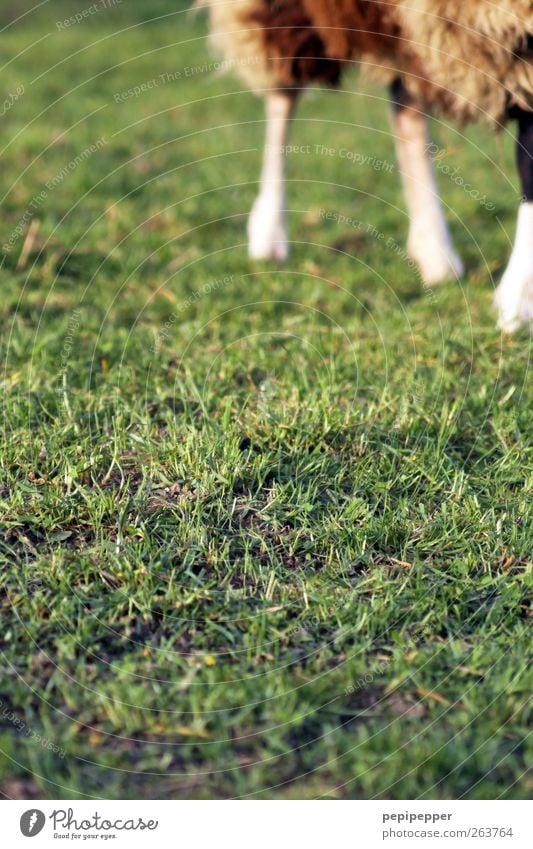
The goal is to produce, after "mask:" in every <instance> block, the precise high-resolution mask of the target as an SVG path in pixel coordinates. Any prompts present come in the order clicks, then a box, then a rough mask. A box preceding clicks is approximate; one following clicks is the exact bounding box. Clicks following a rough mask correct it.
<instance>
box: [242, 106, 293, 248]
mask: <svg viewBox="0 0 533 849" xmlns="http://www.w3.org/2000/svg"><path fill="white" fill-rule="evenodd" d="M295 103H296V95H295V93H293V92H288V91H273V92H269V93H268V94H267V95H266V98H265V106H266V143H265V151H264V156H263V169H262V172H261V186H260V190H259V195H258V197H257V199H256V201H255V204H254V206H253V208H252V212H251V214H250V218H249V221H248V250H249V254H250V257H251V258H252V259H276V260H278V261H283V260H285V259H286V258H287V256H288V254H289V243H288V239H287V222H286V199H285V159H286V148H287V141H288V137H289V128H290V119H291V116H292V114H293V112H294V107H295Z"/></svg>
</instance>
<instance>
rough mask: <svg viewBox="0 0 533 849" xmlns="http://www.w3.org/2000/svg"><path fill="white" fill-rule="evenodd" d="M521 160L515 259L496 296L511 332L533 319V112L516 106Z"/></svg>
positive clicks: (503, 325)
mask: <svg viewBox="0 0 533 849" xmlns="http://www.w3.org/2000/svg"><path fill="white" fill-rule="evenodd" d="M513 117H517V118H518V139H517V161H518V170H519V173H520V180H521V183H522V198H521V202H520V207H519V210H518V222H517V226H516V237H515V242H514V247H513V250H512V253H511V258H510V260H509V264H508V266H507V269H506V271H505V273H504V275H503V277H502V281H501V283H500V285H499V286H498V288H497V289H496V293H495V296H494V302H495V304H496V307H497V309H498V311H499V325H500V327H501V329H502V330H505V331H508V332H511V331H513V330H516V329H517V328H518V327H519V326H520V325H521V324H526V323H528V322H533V113H532V112H524V111H523V110H521V109H516V110H515V112H514V114H513Z"/></svg>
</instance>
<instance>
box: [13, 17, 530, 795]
mask: <svg viewBox="0 0 533 849" xmlns="http://www.w3.org/2000/svg"><path fill="white" fill-rule="evenodd" d="M6 5H7V6H9V7H10V8H9V9H8V11H6V10H5V9H4V11H3V12H2V13H1V15H2V25H6V24H8V23H10V22H11V23H10V25H9V26H8V27H7V28H6V29H4V31H3V32H2V34H1V41H0V44H1V59H2V76H1V80H2V93H3V94H2V97H3V98H5V99H6V101H5V103H4V106H3V107H2V109H0V112H1V113H2V117H1V120H0V129H1V135H0V140H1V163H2V168H1V169H0V194H1V199H0V248H1V250H0V253H1V255H2V257H3V259H2V262H1V267H0V285H1V296H0V311H1V320H2V361H3V370H2V401H3V423H4V427H3V430H2V445H1V452H0V464H1V465H0V604H1V608H2V625H1V629H0V648H1V651H2V660H1V671H2V681H1V686H0V750H1V753H2V754H1V755H0V791H1V793H2V794H3V795H4V796H6V797H10V798H13V797H15V798H32V797H35V798H58V799H60V798H90V797H100V798H110V799H114V798H157V799H182V798H231V797H251V798H283V799H294V798H306V799H308V798H335V799H353V798H356V799H359V798H363V799H370V798H382V799H387V798H399V799H409V798H411V799H414V798H422V799H431V798H434V799H455V798H468V799H483V798H496V797H498V798H506V799H520V798H525V797H527V796H528V794H529V793H530V792H531V784H529V787H528V782H527V779H526V769H527V762H528V754H529V755H530V754H531V749H529V752H528V741H527V732H528V712H527V711H528V699H529V694H530V692H531V684H532V682H531V674H530V672H528V667H529V666H530V658H528V654H529V646H530V639H531V631H530V627H529V624H528V613H529V608H528V603H527V600H528V592H529V591H530V577H531V563H532V558H531V552H532V549H533V545H532V542H533V540H532V536H533V534H532V526H533V522H532V512H533V511H532V505H533V499H532V484H533V463H532V460H533V450H532V425H531V423H532V421H533V404H532V401H533V392H532V381H531V363H530V358H531V352H532V345H531V337H530V335H529V333H528V332H527V331H526V330H523V331H521V332H519V333H517V334H515V335H514V336H513V337H502V336H501V334H500V333H499V331H498V330H497V329H496V324H495V316H494V313H493V309H492V305H491V297H492V292H493V289H494V287H495V285H496V284H497V281H498V277H499V275H500V274H501V271H502V268H503V265H504V261H505V259H506V256H507V254H508V252H509V244H510V240H511V239H512V236H513V230H514V219H515V213H516V199H517V183H516V179H515V172H514V168H513V156H514V154H513V143H512V137H511V136H512V133H511V132H509V133H504V134H502V135H501V136H499V137H494V136H491V135H490V134H489V133H488V132H487V131H486V130H485V129H484V128H481V127H478V128H473V129H472V128H467V129H466V130H459V129H458V128H456V127H454V126H449V125H447V124H444V123H442V122H440V121H437V120H436V121H435V122H434V126H433V135H434V139H435V144H436V146H437V147H436V149H438V151H439V154H438V161H437V168H438V171H439V182H440V186H441V189H442V193H443V196H444V200H445V203H446V206H447V212H448V216H449V219H450V222H451V225H452V229H453V231H454V236H455V238H456V242H457V244H458V246H459V249H460V252H461V253H462V255H463V257H464V258H465V261H466V264H467V268H468V273H467V277H466V279H465V280H464V281H462V282H461V283H458V282H450V283H448V284H445V285H443V286H441V287H439V288H438V289H435V290H433V291H430V290H427V289H424V287H423V285H422V283H421V281H420V279H419V278H418V275H417V273H416V272H415V271H414V270H413V268H412V266H411V265H410V263H409V262H408V261H407V259H406V256H405V253H404V244H405V237H406V229H407V221H406V215H405V211H404V204H403V200H402V195H401V190H400V179H399V174H398V170H397V168H396V166H395V164H394V150H393V142H392V139H391V135H390V132H389V127H388V120H387V106H386V101H385V94H384V92H383V91H382V90H381V89H379V88H374V87H373V86H372V84H370V83H369V82H367V81H361V80H359V78H358V76H357V73H356V72H355V71H354V72H353V73H352V74H350V75H349V76H348V77H347V78H346V81H345V85H344V89H343V90H342V91H340V92H334V91H329V90H321V91H318V90H317V91H313V92H310V93H308V95H307V97H306V98H305V99H304V101H303V103H302V105H301V109H300V111H299V113H298V119H297V121H296V123H295V127H294V135H293V143H294V144H295V145H297V146H298V150H297V151H295V152H294V154H293V155H292V156H291V157H290V160H291V161H290V183H289V203H288V205H289V209H290V212H289V224H290V237H291V241H292V242H293V252H292V257H291V259H290V261H289V263H288V264H287V265H286V266H285V267H283V268H277V267H274V266H272V265H270V264H268V263H259V264H257V263H255V264H254V263H251V262H250V261H249V260H248V258H247V254H246V246H245V223H246V215H247V212H248V210H249V208H250V206H251V204H252V201H253V198H254V194H255V191H256V188H257V178H258V171H259V164H260V158H261V143H262V134H263V126H264V125H263V112H262V106H261V102H260V101H259V100H258V99H257V98H255V97H254V96H253V95H251V94H249V93H248V92H247V91H244V90H243V86H242V84H241V83H240V82H239V81H238V79H237V78H236V77H235V76H233V75H232V74H222V73H220V70H219V69H217V68H216V67H214V66H213V55H212V53H211V52H210V48H209V46H208V44H207V42H206V37H205V36H206V23H205V20H204V18H203V17H202V16H196V17H194V16H191V15H189V14H185V13H184V9H185V5H186V4H184V3H179V2H171V1H170V0H158V2H155V3H152V4H148V3H146V2H140V0H138V2H128V3H127V4H126V3H123V4H116V5H115V6H113V5H111V6H110V8H106V9H101V10H99V11H98V12H96V13H94V14H92V15H90V16H89V17H87V18H84V19H83V20H82V21H81V22H80V23H77V24H76V23H74V24H71V25H68V26H66V25H65V24H64V23H63V24H61V21H64V20H65V19H66V18H68V17H69V16H70V15H72V14H74V13H75V12H76V11H79V9H80V8H81V6H82V4H78V5H77V6H74V4H72V3H68V2H63V1H62V0H61V2H57V3H54V5H53V8H51V7H50V6H51V4H45V5H44V6H41V7H40V8H39V9H38V10H37V11H35V12H32V13H30V14H28V15H27V16H26V17H24V18H22V19H21V20H19V21H18V22H17V21H15V20H14V19H15V18H16V16H17V15H19V14H21V12H22V11H23V9H22V7H23V6H24V4H22V5H20V4H18V5H17V6H15V4H14V3H11V4H9V3H8V4H6ZM87 5H90V4H87ZM147 7H150V12H149V13H148V12H147V11H146V8H147ZM143 10H144V11H143ZM151 18H156V19H155V20H150V19H151ZM154 80H155V82H154ZM143 84H144V88H143ZM148 84H149V85H148ZM135 87H139V88H140V89H141V91H140V92H137V91H136V90H135ZM323 146H324V147H323ZM462 179H464V180H465V181H466V182H468V183H469V184H471V186H473V187H474V188H473V190H471V189H470V190H469V191H467V190H466V189H465V186H464V185H463V184H462V182H461V180H462Z"/></svg>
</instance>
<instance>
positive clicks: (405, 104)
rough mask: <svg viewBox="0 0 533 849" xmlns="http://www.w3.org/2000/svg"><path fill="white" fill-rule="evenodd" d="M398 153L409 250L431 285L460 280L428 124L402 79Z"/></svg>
mask: <svg viewBox="0 0 533 849" xmlns="http://www.w3.org/2000/svg"><path fill="white" fill-rule="evenodd" d="M391 95H392V107H393V108H392V123H393V129H394V135H395V140H396V154H397V157H398V164H399V166H400V172H401V176H402V183H403V188H404V192H405V199H406V203H407V209H408V212H409V218H410V224H409V238H408V241H407V250H408V252H409V255H410V256H411V258H412V259H414V260H415V262H416V263H417V264H418V266H419V268H420V271H421V273H422V277H423V279H424V282H425V283H426V284H428V285H432V284H434V283H440V282H441V281H443V280H448V279H450V278H457V277H460V276H461V275H462V274H463V271H464V268H463V263H462V262H461V259H460V257H459V256H458V255H457V254H456V252H455V250H454V247H453V244H452V239H451V236H450V233H449V230H448V225H447V223H446V218H445V216H444V211H443V208H442V203H441V200H440V197H439V193H438V188H437V184H436V180H435V173H434V169H433V164H432V162H431V157H430V153H429V151H430V148H431V145H430V143H429V131H428V121H427V118H426V116H425V115H424V113H423V111H422V109H421V108H417V104H416V103H415V102H414V101H412V100H411V98H410V96H409V95H408V94H407V92H406V91H405V89H404V87H403V85H402V83H401V81H400V80H398V81H397V82H396V83H394V84H393V86H392V88H391Z"/></svg>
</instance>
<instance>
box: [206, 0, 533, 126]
mask: <svg viewBox="0 0 533 849" xmlns="http://www.w3.org/2000/svg"><path fill="white" fill-rule="evenodd" d="M202 5H207V6H209V8H210V14H211V29H212V34H213V39H214V41H215V42H216V43H217V45H218V46H219V48H220V49H221V50H222V52H223V53H224V54H225V56H226V58H227V60H228V61H229V62H230V63H231V64H232V65H233V66H234V67H235V70H237V71H238V72H239V73H240V75H241V76H242V77H243V78H244V79H245V80H246V82H247V84H248V85H250V86H251V88H253V89H254V90H256V91H262V90H264V89H269V88H273V87H291V86H294V87H301V86H303V85H306V84H308V83H311V82H319V83H327V84H336V83H337V82H338V80H339V78H340V73H341V69H342V65H343V64H344V63H346V62H364V63H365V65H366V67H369V68H371V69H373V70H374V71H375V73H376V75H377V76H379V77H380V78H381V79H382V80H383V81H384V82H390V81H391V80H392V79H393V78H394V77H395V76H398V75H399V74H400V75H402V77H403V78H404V81H405V84H406V85H407V87H408V89H409V90H410V91H411V92H412V94H413V95H415V96H417V97H418V98H421V99H422V100H423V101H424V103H426V104H427V105H428V106H431V107H434V108H436V109H437V110H439V111H441V112H442V113H445V114H447V115H450V116H452V117H455V118H457V119H459V120H461V121H468V120H478V119H480V118H485V119H487V120H489V121H491V122H493V123H499V122H503V121H504V120H505V116H506V113H507V110H508V108H509V106H510V105H512V104H518V105H519V106H521V107H522V108H525V109H533V52H532V49H531V42H532V38H531V37H532V36H533V2H532V0H387V2H385V0H383V2H382V0H228V2H223V0H222V2H221V0H216V2H215V0H213V2H209V1H208V2H205V0H203V2H202ZM528 37H529V44H528Z"/></svg>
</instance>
